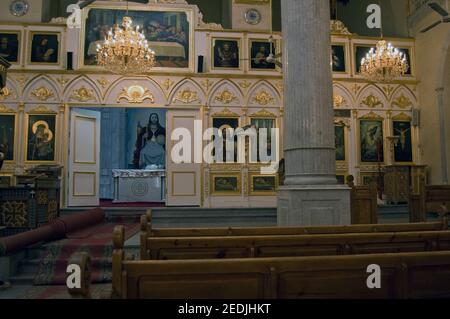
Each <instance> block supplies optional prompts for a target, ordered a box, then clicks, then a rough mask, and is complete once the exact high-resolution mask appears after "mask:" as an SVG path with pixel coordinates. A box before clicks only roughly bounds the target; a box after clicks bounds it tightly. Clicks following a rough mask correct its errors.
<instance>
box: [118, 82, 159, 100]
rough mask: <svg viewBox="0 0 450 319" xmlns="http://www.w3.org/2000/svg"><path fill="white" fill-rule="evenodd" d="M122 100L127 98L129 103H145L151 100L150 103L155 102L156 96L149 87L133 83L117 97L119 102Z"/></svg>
mask: <svg viewBox="0 0 450 319" xmlns="http://www.w3.org/2000/svg"><path fill="white" fill-rule="evenodd" d="M121 100H126V101H128V102H129V103H144V101H145V100H149V101H150V103H155V98H154V96H153V94H152V93H151V92H150V90H149V89H145V88H143V87H142V86H140V85H133V86H130V87H125V88H123V90H122V91H121V92H120V94H119V96H118V97H117V103H119V102H120V101H121Z"/></svg>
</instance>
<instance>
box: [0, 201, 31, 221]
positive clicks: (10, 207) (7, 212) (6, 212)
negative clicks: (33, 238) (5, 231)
mask: <svg viewBox="0 0 450 319" xmlns="http://www.w3.org/2000/svg"><path fill="white" fill-rule="evenodd" d="M1 208H2V209H1V217H2V220H3V225H4V226H6V227H14V228H16V227H26V226H28V225H27V224H28V218H27V216H28V215H27V204H26V202H25V201H5V202H3V203H2V206H1Z"/></svg>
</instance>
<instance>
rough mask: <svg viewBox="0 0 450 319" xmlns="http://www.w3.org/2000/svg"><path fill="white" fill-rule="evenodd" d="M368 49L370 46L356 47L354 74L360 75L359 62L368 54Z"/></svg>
mask: <svg viewBox="0 0 450 319" xmlns="http://www.w3.org/2000/svg"><path fill="white" fill-rule="evenodd" d="M374 46H375V45H374ZM370 49H371V47H370V46H357V47H356V48H355V59H356V61H355V66H356V73H361V60H362V59H363V58H365V57H366V54H367V53H369V51H370Z"/></svg>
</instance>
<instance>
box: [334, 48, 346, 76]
mask: <svg viewBox="0 0 450 319" xmlns="http://www.w3.org/2000/svg"><path fill="white" fill-rule="evenodd" d="M331 65H332V67H333V68H332V69H333V72H346V71H347V68H346V63H345V46H344V45H332V46H331Z"/></svg>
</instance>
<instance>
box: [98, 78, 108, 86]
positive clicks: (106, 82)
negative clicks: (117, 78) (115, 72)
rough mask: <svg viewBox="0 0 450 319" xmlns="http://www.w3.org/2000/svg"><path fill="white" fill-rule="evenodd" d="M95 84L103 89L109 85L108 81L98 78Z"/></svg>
mask: <svg viewBox="0 0 450 319" xmlns="http://www.w3.org/2000/svg"><path fill="white" fill-rule="evenodd" d="M97 83H98V84H100V85H101V86H102V88H105V87H107V86H108V85H109V81H108V79H106V78H100V79H98V80H97Z"/></svg>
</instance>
